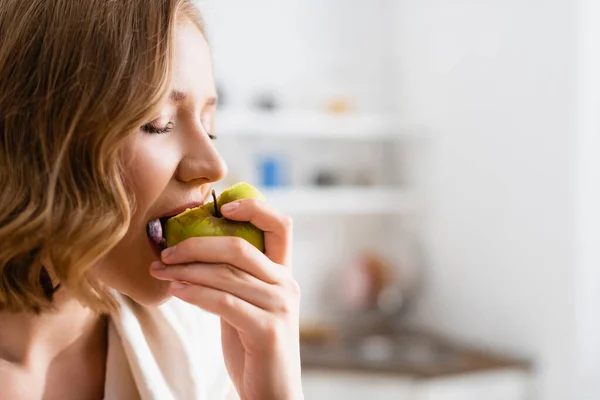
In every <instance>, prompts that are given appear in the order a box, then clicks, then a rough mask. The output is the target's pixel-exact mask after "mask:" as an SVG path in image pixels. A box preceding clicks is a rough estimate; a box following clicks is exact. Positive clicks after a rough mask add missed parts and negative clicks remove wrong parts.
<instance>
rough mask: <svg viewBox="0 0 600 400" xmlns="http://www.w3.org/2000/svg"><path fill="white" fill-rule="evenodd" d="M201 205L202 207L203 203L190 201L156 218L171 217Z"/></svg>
mask: <svg viewBox="0 0 600 400" xmlns="http://www.w3.org/2000/svg"><path fill="white" fill-rule="evenodd" d="M202 205H204V201H192V202H189V203H186V204H183V205H181V206H178V207H176V208H174V209H172V210H169V211H167V212H165V213H164V214H162V215H159V216H158V217H156V218H164V217H172V216H174V215H177V214H181V213H182V212H184V211H185V210H187V209H188V208H196V207H200V206H202ZM156 218H154V219H156Z"/></svg>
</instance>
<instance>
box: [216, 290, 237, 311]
mask: <svg viewBox="0 0 600 400" xmlns="http://www.w3.org/2000/svg"><path fill="white" fill-rule="evenodd" d="M218 302H219V305H220V306H221V307H223V308H234V307H235V304H236V301H235V297H234V296H233V295H231V294H229V293H223V294H222V295H221V296H220V297H219V300H218Z"/></svg>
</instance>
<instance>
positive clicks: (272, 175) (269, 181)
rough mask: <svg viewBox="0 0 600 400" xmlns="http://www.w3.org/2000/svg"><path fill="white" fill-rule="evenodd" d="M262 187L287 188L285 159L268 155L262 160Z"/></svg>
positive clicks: (260, 162)
mask: <svg viewBox="0 0 600 400" xmlns="http://www.w3.org/2000/svg"><path fill="white" fill-rule="evenodd" d="M259 169H260V186H262V187H264V188H268V189H271V188H278V187H282V186H285V175H286V174H285V161H284V160H283V157H281V156H276V155H268V156H263V157H261V158H260V161H259Z"/></svg>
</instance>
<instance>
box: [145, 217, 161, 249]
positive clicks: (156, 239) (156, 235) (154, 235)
mask: <svg viewBox="0 0 600 400" xmlns="http://www.w3.org/2000/svg"><path fill="white" fill-rule="evenodd" d="M146 233H147V234H148V237H149V238H150V239H152V242H153V243H154V244H155V245H157V246H159V245H161V244H162V242H163V241H164V239H163V227H162V225H161V223H160V220H159V219H155V220H152V221H150V222H149V223H148V225H147V226H146Z"/></svg>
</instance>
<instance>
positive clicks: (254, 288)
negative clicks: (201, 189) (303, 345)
mask: <svg viewBox="0 0 600 400" xmlns="http://www.w3.org/2000/svg"><path fill="white" fill-rule="evenodd" d="M221 212H222V213H223V215H224V216H225V217H227V218H228V219H231V220H236V221H249V222H251V223H253V224H254V225H255V226H257V227H258V228H259V229H261V230H263V231H264V232H265V254H263V253H262V252H260V251H259V250H258V249H256V248H255V247H254V246H252V245H251V244H250V243H248V242H247V241H245V240H244V239H240V238H237V237H203V238H191V239H187V240H185V241H183V242H181V243H179V244H178V245H177V246H175V247H170V248H167V249H166V250H164V251H163V253H162V263H155V264H153V266H152V268H151V273H152V275H153V276H154V277H156V278H157V279H162V280H169V281H172V282H173V283H172V284H171V292H172V294H173V295H174V296H176V297H179V298H180V299H182V300H184V301H186V302H189V303H191V304H194V305H196V306H198V307H200V308H202V309H204V310H206V311H209V312H211V313H214V314H217V315H219V316H220V317H221V328H222V333H221V336H222V344H223V353H224V357H225V364H226V365H227V369H228V371H229V374H230V376H231V378H232V381H233V383H234V385H235V387H236V389H237V392H238V394H239V396H240V397H241V399H243V400H254V399H256V400H270V399H277V400H281V399H302V398H303V395H302V386H301V376H300V375H301V374H300V351H299V326H298V324H299V322H298V320H299V303H300V289H299V287H298V284H297V283H296V281H295V280H294V279H293V277H292V273H291V267H290V263H291V255H292V254H291V252H292V222H291V219H290V218H289V217H288V216H286V215H283V214H281V213H279V212H278V211H275V210H274V209H273V208H271V207H270V206H269V205H268V204H267V203H265V202H263V201H260V200H257V199H244V200H238V201H236V202H232V203H229V204H226V205H224V206H223V207H221Z"/></svg>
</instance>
